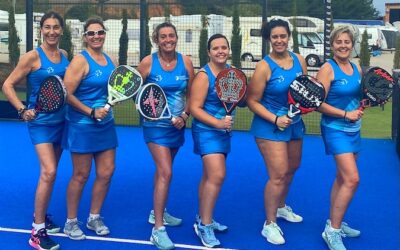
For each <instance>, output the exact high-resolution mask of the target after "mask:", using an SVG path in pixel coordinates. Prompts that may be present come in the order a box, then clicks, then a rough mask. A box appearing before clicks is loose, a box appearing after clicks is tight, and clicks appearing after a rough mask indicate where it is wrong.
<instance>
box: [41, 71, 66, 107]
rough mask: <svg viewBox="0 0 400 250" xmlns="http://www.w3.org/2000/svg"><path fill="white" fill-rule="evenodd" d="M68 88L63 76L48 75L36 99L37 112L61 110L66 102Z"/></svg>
mask: <svg viewBox="0 0 400 250" xmlns="http://www.w3.org/2000/svg"><path fill="white" fill-rule="evenodd" d="M66 99H67V90H66V88H65V86H64V82H63V80H62V79H61V77H59V76H57V75H54V76H49V77H47V78H46V79H45V80H44V81H43V82H42V84H41V85H40V88H39V92H38V95H37V99H36V105H35V108H34V110H35V112H37V113H54V112H57V111H59V110H60V109H61V108H62V107H63V106H64V105H65V102H66Z"/></svg>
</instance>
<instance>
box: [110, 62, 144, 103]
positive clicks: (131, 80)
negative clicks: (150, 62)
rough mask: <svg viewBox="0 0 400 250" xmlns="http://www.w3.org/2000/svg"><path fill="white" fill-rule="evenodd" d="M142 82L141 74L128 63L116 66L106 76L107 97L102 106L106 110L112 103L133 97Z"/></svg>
mask: <svg viewBox="0 0 400 250" xmlns="http://www.w3.org/2000/svg"><path fill="white" fill-rule="evenodd" d="M142 83H143V79H142V76H141V75H140V73H139V72H138V71H137V70H136V69H134V68H132V67H130V66H128V65H120V66H118V67H117V68H115V69H114V70H113V72H112V73H111V75H110V77H109V78H108V99H107V104H106V105H105V106H104V108H106V109H107V110H108V109H109V108H110V107H111V106H113V105H114V104H116V103H118V102H121V101H125V100H127V99H129V98H131V97H133V96H134V95H135V94H136V93H137V92H138V91H139V88H140V86H142Z"/></svg>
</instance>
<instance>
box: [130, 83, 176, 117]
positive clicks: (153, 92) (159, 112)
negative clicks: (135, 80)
mask: <svg viewBox="0 0 400 250" xmlns="http://www.w3.org/2000/svg"><path fill="white" fill-rule="evenodd" d="M136 109H137V110H138V111H139V113H140V114H141V115H142V116H143V117H144V118H146V119H149V120H161V119H171V117H172V115H171V111H170V110H169V107H168V102H167V97H166V96H165V93H164V91H163V89H162V88H161V87H160V86H158V85H157V84H155V83H149V84H146V85H144V86H143V87H142V88H141V89H140V90H139V93H138V95H137V96H136Z"/></svg>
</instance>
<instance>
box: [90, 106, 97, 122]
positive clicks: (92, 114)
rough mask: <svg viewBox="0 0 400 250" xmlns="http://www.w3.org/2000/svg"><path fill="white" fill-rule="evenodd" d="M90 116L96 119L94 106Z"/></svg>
mask: <svg viewBox="0 0 400 250" xmlns="http://www.w3.org/2000/svg"><path fill="white" fill-rule="evenodd" d="M90 118H92V119H93V120H95V119H96V109H94V108H92V111H90Z"/></svg>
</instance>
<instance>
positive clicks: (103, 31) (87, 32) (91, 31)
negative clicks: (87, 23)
mask: <svg viewBox="0 0 400 250" xmlns="http://www.w3.org/2000/svg"><path fill="white" fill-rule="evenodd" d="M83 34H84V35H85V36H95V35H99V36H104V35H105V34H106V31H105V30H97V31H93V30H88V31H86V32H85V33H83Z"/></svg>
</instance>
